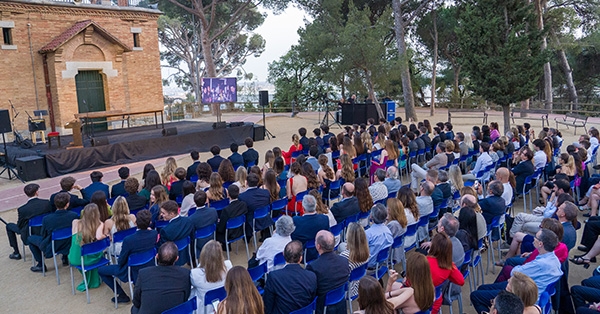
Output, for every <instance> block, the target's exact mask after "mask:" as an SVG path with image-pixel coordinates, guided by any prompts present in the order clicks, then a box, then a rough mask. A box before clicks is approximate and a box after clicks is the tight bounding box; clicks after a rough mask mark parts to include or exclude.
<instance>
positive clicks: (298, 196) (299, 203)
mask: <svg viewBox="0 0 600 314" xmlns="http://www.w3.org/2000/svg"><path fill="white" fill-rule="evenodd" d="M306 195H308V190H306V191H302V192H299V193H298V194H296V202H295V203H294V211H293V212H290V209H289V208H288V209H287V210H288V214H290V215H292V214H293V215H296V216H298V208H299V207H298V206H302V200H303V199H304V196H306Z"/></svg>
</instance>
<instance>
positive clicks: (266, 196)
mask: <svg viewBox="0 0 600 314" xmlns="http://www.w3.org/2000/svg"><path fill="white" fill-rule="evenodd" d="M246 181H247V183H248V189H247V190H246V192H244V193H240V195H239V197H238V198H239V200H240V201H242V202H244V203H246V207H247V209H248V211H247V212H246V236H247V237H248V238H251V237H252V236H253V235H254V227H256V228H257V229H260V230H262V232H261V237H260V240H261V241H263V240H264V239H266V238H267V237H269V235H270V234H269V226H271V225H272V224H273V220H272V219H271V217H270V216H267V217H264V218H261V219H258V220H257V221H256V226H254V211H255V210H257V209H259V208H261V207H264V206H267V205H269V204H270V203H271V193H269V191H268V190H265V189H261V188H259V187H258V182H259V181H260V177H259V176H257V175H256V174H254V173H251V174H249V175H248V179H247V180H246Z"/></svg>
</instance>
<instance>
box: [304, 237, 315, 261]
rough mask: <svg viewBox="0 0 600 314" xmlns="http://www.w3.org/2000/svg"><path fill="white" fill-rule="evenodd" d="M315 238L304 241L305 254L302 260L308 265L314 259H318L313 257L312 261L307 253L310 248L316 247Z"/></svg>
mask: <svg viewBox="0 0 600 314" xmlns="http://www.w3.org/2000/svg"><path fill="white" fill-rule="evenodd" d="M315 246H316V245H315V239H312V240H308V241H306V243H304V256H303V258H302V260H303V261H304V265H308V264H309V263H310V262H312V261H314V260H315V259H317V258H316V257H315V258H313V259H311V260H310V261H309V260H307V259H306V253H307V252H308V250H310V249H314V248H315Z"/></svg>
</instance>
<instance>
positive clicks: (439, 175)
mask: <svg viewBox="0 0 600 314" xmlns="http://www.w3.org/2000/svg"><path fill="white" fill-rule="evenodd" d="M433 172H435V174H433ZM430 173H432V175H431V177H430ZM427 180H433V182H432V183H434V184H435V188H434V189H433V193H432V194H431V199H432V200H433V206H434V207H435V206H439V205H441V204H442V203H443V202H444V201H445V200H447V199H448V198H450V197H451V196H452V189H451V187H450V184H449V183H448V172H446V171H445V170H440V171H437V170H433V169H430V170H427ZM442 215H443V212H440V217H441V216H442Z"/></svg>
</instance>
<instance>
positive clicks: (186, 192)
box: [179, 180, 196, 217]
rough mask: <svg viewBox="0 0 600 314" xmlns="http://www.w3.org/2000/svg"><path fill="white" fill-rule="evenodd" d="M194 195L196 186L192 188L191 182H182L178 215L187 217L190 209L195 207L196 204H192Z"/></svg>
mask: <svg viewBox="0 0 600 314" xmlns="http://www.w3.org/2000/svg"><path fill="white" fill-rule="evenodd" d="M194 193H196V186H194V184H193V183H192V182H191V181H188V180H185V181H183V186H182V194H181V195H183V200H182V201H181V208H180V209H179V214H180V215H181V216H183V217H187V216H188V212H189V211H190V209H192V208H195V207H196V203H195V202H194Z"/></svg>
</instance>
